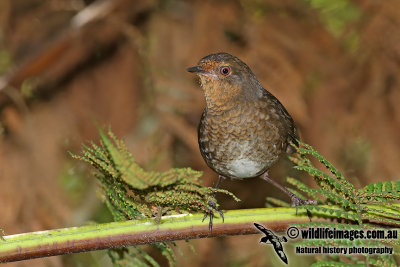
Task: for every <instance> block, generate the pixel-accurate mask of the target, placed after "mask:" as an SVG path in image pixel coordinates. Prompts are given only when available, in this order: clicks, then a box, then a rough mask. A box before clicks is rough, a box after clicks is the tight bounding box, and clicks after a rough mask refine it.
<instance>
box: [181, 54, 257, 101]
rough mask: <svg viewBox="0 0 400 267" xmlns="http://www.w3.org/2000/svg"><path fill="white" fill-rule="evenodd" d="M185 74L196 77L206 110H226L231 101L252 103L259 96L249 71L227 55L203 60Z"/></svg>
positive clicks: (212, 55)
mask: <svg viewBox="0 0 400 267" xmlns="http://www.w3.org/2000/svg"><path fill="white" fill-rule="evenodd" d="M187 71H188V72H191V73H195V74H197V75H198V76H199V77H200V82H201V85H202V87H203V90H204V95H205V98H206V102H207V107H208V108H209V109H210V108H211V109H212V108H218V109H224V108H228V107H229V106H231V105H232V104H235V100H236V101H237V100H254V99H257V98H258V97H260V96H261V95H262V90H263V89H262V86H261V84H260V82H259V81H258V80H257V78H256V76H255V75H254V74H253V72H252V71H251V69H250V68H249V67H248V66H247V65H246V64H245V63H244V62H243V61H241V60H240V59H238V58H237V57H235V56H232V55H230V54H228V53H216V54H211V55H208V56H206V57H203V58H202V59H201V60H200V61H199V63H198V64H197V65H196V66H193V67H190V68H188V69H187Z"/></svg>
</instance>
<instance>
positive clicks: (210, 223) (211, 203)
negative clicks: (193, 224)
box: [202, 199, 224, 233]
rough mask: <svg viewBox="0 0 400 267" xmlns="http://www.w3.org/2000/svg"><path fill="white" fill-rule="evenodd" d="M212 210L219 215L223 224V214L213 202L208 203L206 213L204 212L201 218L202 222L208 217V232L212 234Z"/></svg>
mask: <svg viewBox="0 0 400 267" xmlns="http://www.w3.org/2000/svg"><path fill="white" fill-rule="evenodd" d="M214 210H216V211H217V212H218V213H219V216H221V218H222V222H224V213H223V212H222V210H220V209H219V208H218V206H217V204H216V203H215V202H214V201H213V200H211V199H210V200H209V201H208V207H207V211H205V212H204V217H203V220H202V221H203V222H204V220H205V219H206V218H207V217H208V216H210V222H209V223H208V229H209V230H210V233H212V227H213V219H214V216H215V215H214Z"/></svg>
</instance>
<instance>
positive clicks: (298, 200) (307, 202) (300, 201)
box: [290, 194, 317, 207]
mask: <svg viewBox="0 0 400 267" xmlns="http://www.w3.org/2000/svg"><path fill="white" fill-rule="evenodd" d="M290 199H291V201H292V203H291V206H292V207H297V206H301V205H317V201H315V200H311V199H307V200H303V199H301V198H299V197H298V196H296V195H295V194H292V195H291V196H290Z"/></svg>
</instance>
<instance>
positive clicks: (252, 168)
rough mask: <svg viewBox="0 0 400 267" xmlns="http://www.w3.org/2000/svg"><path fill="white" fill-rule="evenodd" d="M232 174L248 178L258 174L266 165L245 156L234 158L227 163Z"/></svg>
mask: <svg viewBox="0 0 400 267" xmlns="http://www.w3.org/2000/svg"><path fill="white" fill-rule="evenodd" d="M226 167H227V169H228V172H229V174H230V175H232V176H233V177H237V178H248V177H254V176H256V175H257V174H258V173H259V172H260V171H261V170H262V169H263V167H264V165H263V164H261V163H260V162H256V161H252V160H249V159H245V158H239V159H235V160H232V161H231V162H229V163H228V164H227V166H226Z"/></svg>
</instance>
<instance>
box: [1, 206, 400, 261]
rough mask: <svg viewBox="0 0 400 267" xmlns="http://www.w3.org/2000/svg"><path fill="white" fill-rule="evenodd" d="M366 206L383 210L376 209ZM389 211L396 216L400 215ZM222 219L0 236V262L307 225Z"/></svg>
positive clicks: (240, 214)
mask: <svg viewBox="0 0 400 267" xmlns="http://www.w3.org/2000/svg"><path fill="white" fill-rule="evenodd" d="M367 206H368V207H369V208H375V209H380V210H387V208H385V207H382V206H378V205H367ZM395 206H397V205H395ZM322 207H328V206H322ZM329 208H330V209H334V208H336V207H335V206H329ZM390 211H391V212H393V213H398V214H399V215H400V211H397V210H395V211H393V210H390ZM224 215H225V222H224V223H222V221H221V219H220V218H216V219H214V222H213V230H212V233H210V232H209V230H208V219H206V220H205V221H204V222H202V218H203V214H182V215H173V216H164V217H162V218H161V220H160V221H159V222H158V223H157V222H156V220H155V219H154V218H152V219H142V220H135V221H123V222H112V223H104V224H94V225H87V226H81V227H71V228H63V229H56V230H49V231H40V232H32V233H25V234H17V235H9V236H4V240H1V239H0V263H4V262H11V261H19V260H25V259H33V258H40V257H48V256H55V255H62V254H69V253H78V252H85V251H91V250H100V249H109V248H117V247H124V246H129V245H140V244H149V243H155V242H163V241H173V240H185V239H194V238H205V237H216V236H226V235H247V234H257V233H260V232H259V231H258V230H257V229H256V228H255V227H254V225H253V223H254V222H257V223H260V224H262V225H264V226H265V227H266V228H268V229H270V230H272V231H276V232H282V231H286V229H287V228H288V227H289V225H290V224H295V223H304V222H308V221H309V218H308V216H307V214H306V212H305V211H304V210H299V212H298V213H297V214H296V208H264V209H246V210H229V211H226V212H225V213H224ZM334 218H335V216H334V215H332V216H330V215H324V216H319V217H318V216H313V219H312V220H313V222H321V221H327V220H329V221H332V219H334Z"/></svg>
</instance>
